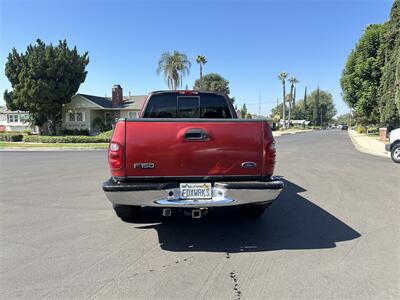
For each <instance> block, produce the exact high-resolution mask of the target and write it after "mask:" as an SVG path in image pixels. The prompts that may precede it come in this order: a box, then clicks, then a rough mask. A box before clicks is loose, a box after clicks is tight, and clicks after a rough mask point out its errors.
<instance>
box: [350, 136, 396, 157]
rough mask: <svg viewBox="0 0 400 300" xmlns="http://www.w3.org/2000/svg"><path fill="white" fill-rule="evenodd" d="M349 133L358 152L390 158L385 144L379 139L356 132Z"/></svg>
mask: <svg viewBox="0 0 400 300" xmlns="http://www.w3.org/2000/svg"><path fill="white" fill-rule="evenodd" d="M348 133H349V136H350V139H351V141H352V142H353V144H354V147H356V149H357V150H358V151H361V152H364V153H368V154H372V155H376V156H382V157H387V158H390V153H389V152H387V151H385V143H384V142H382V141H380V140H379V137H377V136H368V135H366V134H361V133H358V132H357V131H355V130H349V131H348Z"/></svg>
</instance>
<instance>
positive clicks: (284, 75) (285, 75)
mask: <svg viewBox="0 0 400 300" xmlns="http://www.w3.org/2000/svg"><path fill="white" fill-rule="evenodd" d="M287 76H288V73H286V72H281V73H280V74H279V76H278V78H279V80H280V81H281V82H282V88H283V98H282V102H283V105H282V107H283V109H282V110H283V111H282V118H283V129H286V116H285V110H286V109H285V106H286V104H285V94H286V86H285V84H286V77H287Z"/></svg>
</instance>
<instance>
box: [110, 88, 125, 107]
mask: <svg viewBox="0 0 400 300" xmlns="http://www.w3.org/2000/svg"><path fill="white" fill-rule="evenodd" d="M111 95H112V96H111V101H112V104H113V106H118V105H120V104H121V103H122V100H123V95H122V87H121V86H120V85H119V84H114V86H113V88H112V94H111Z"/></svg>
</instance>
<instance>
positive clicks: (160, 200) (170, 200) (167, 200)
mask: <svg viewBox="0 0 400 300" xmlns="http://www.w3.org/2000/svg"><path fill="white" fill-rule="evenodd" d="M282 189H283V181H281V180H279V179H276V178H273V177H272V178H271V181H267V182H262V181H250V182H240V181H239V182H215V183H214V184H213V186H212V198H211V199H198V200H187V199H180V197H179V196H180V190H179V183H135V182H116V181H114V180H113V179H112V178H110V179H109V180H108V181H106V182H104V183H103V190H104V192H105V193H106V196H107V198H108V200H110V202H111V203H112V204H113V205H136V206H142V207H146V206H152V207H180V208H185V207H186V208H187V207H192V208H196V207H219V206H233V205H242V204H251V203H254V204H255V203H260V204H262V203H270V202H272V201H274V200H275V199H276V198H277V197H278V196H279V194H280V192H281V191H282Z"/></svg>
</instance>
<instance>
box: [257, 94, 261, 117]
mask: <svg viewBox="0 0 400 300" xmlns="http://www.w3.org/2000/svg"><path fill="white" fill-rule="evenodd" d="M258 115H259V116H261V92H258Z"/></svg>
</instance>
